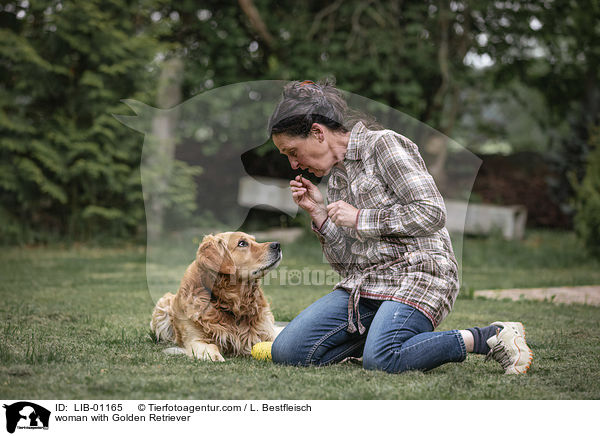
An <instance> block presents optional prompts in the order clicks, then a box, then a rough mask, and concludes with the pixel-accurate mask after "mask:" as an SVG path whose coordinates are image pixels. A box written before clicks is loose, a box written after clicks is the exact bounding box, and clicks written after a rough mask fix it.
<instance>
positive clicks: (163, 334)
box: [150, 292, 175, 342]
mask: <svg viewBox="0 0 600 436" xmlns="http://www.w3.org/2000/svg"><path fill="white" fill-rule="evenodd" d="M173 298H175V294H172V293H170V292H167V293H166V294H165V295H163V296H162V297H161V298H160V300H158V301H157V302H156V306H155V307H154V312H152V321H150V328H151V329H152V331H153V332H154V335H155V336H156V340H158V341H166V342H173V341H174V340H175V331H174V330H173V323H172V321H171V302H172V301H173Z"/></svg>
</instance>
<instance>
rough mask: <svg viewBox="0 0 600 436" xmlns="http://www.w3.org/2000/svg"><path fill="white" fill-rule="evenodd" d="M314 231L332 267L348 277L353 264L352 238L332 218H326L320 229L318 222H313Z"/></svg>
mask: <svg viewBox="0 0 600 436" xmlns="http://www.w3.org/2000/svg"><path fill="white" fill-rule="evenodd" d="M326 216H327V215H326ZM312 229H313V230H314V232H315V233H316V234H317V237H318V238H319V242H320V243H321V247H322V249H323V254H324V255H325V258H326V259H327V261H328V262H329V264H330V265H331V267H332V268H333V269H334V270H336V271H337V272H338V273H339V274H340V275H342V276H346V272H347V270H348V267H349V266H350V263H351V262H352V253H351V251H350V244H351V243H352V238H350V237H349V236H348V235H346V234H345V233H344V232H343V231H342V229H340V228H339V227H338V226H336V225H335V224H334V223H333V222H332V220H331V219H330V218H326V219H325V221H324V222H323V224H322V225H321V227H320V228H319V227H317V226H316V222H315V221H314V220H313V222H312Z"/></svg>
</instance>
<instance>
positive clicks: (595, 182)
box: [571, 126, 600, 258]
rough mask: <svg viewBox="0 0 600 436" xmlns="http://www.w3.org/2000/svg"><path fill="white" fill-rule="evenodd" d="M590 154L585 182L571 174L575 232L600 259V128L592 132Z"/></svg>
mask: <svg viewBox="0 0 600 436" xmlns="http://www.w3.org/2000/svg"><path fill="white" fill-rule="evenodd" d="M589 144H590V153H589V154H588V158H587V165H586V172H585V176H584V177H583V180H582V181H581V182H577V180H576V177H575V175H574V174H571V183H572V185H573V187H574V189H575V192H576V196H575V210H576V215H575V231H576V233H577V236H578V237H579V238H580V239H581V240H582V241H583V243H584V244H585V246H586V247H587V248H588V250H589V251H590V253H591V254H592V255H593V256H595V257H598V258H600V127H598V126H597V127H596V128H594V129H593V130H592V134H591V136H590V142H589Z"/></svg>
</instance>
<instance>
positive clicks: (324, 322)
mask: <svg viewBox="0 0 600 436" xmlns="http://www.w3.org/2000/svg"><path fill="white" fill-rule="evenodd" d="M348 298H349V294H348V293H347V292H346V291H344V290H342V289H336V290H335V291H333V292H331V293H329V294H327V295H325V296H324V297H322V298H320V299H319V300H317V301H315V302H314V303H313V304H311V305H310V306H309V307H307V308H306V309H304V310H303V311H302V313H300V314H299V315H298V316H297V317H296V318H294V319H293V320H292V322H290V323H289V324H288V326H287V327H286V328H285V329H284V330H283V331H282V332H281V333H280V334H279V335H278V336H277V338H276V339H275V342H274V343H273V347H272V351H271V353H272V356H273V362H275V363H282V364H288V365H298V366H309V365H316V366H321V365H327V364H332V363H337V362H340V361H341V360H343V359H344V358H346V357H349V356H353V357H360V356H362V357H363V367H364V368H365V369H378V370H383V371H387V372H390V373H399V372H403V371H408V370H422V371H427V370H430V369H433V368H436V367H438V366H440V365H442V364H444V363H447V362H462V361H463V360H465V358H466V356H467V350H466V347H465V343H464V341H463V339H462V336H461V334H460V333H459V331H458V330H452V331H446V332H433V327H432V325H431V322H430V321H429V319H428V318H427V317H426V316H425V315H423V314H422V313H421V312H420V311H419V310H417V309H415V308H414V307H412V306H408V305H406V304H403V303H398V302H396V301H387V300H386V301H378V300H372V299H367V298H361V299H360V303H359V304H360V306H359V312H360V319H361V322H362V324H363V325H364V326H365V328H366V329H367V330H366V332H365V333H364V334H362V335H361V334H359V333H358V332H355V333H348V331H347V330H346V329H347V328H348ZM355 321H356V314H355Z"/></svg>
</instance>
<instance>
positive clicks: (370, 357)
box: [363, 347, 392, 372]
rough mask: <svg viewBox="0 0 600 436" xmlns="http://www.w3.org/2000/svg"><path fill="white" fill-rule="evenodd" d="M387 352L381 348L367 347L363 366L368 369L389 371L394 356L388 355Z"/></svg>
mask: <svg viewBox="0 0 600 436" xmlns="http://www.w3.org/2000/svg"><path fill="white" fill-rule="evenodd" d="M386 354H391V352H390V353H384V352H382V351H380V350H372V349H367V348H366V347H365V351H364V353H363V368H364V369H368V370H378V371H386V372H390V371H388V368H389V366H390V363H391V362H390V360H391V357H392V356H387V355H386Z"/></svg>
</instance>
